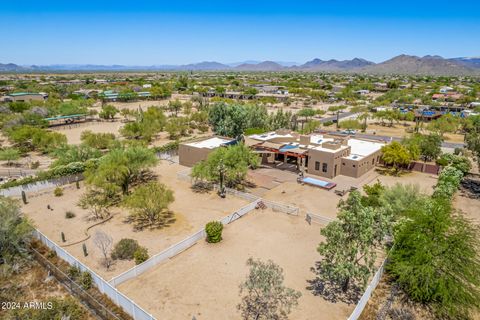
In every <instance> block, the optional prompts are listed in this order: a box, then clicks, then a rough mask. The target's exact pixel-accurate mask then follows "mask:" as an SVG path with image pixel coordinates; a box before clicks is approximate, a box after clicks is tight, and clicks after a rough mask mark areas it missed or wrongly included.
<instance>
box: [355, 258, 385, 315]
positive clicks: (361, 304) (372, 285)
mask: <svg viewBox="0 0 480 320" xmlns="http://www.w3.org/2000/svg"><path fill="white" fill-rule="evenodd" d="M386 261H387V259H385V260H383V262H382V265H381V266H380V268H378V270H377V272H376V273H375V275H374V276H373V279H372V281H371V282H370V284H369V285H368V287H367V289H366V290H365V292H364V293H363V295H362V297H361V298H360V300H359V301H358V303H357V306H356V307H355V309H354V310H353V312H352V314H351V315H350V317H348V320H357V319H358V318H359V317H360V315H361V314H362V312H363V309H365V306H366V305H367V303H368V300H369V299H370V297H371V296H372V293H373V291H374V290H375V288H376V287H377V285H378V283H379V282H380V279H381V278H382V275H383V272H384V270H385V264H386Z"/></svg>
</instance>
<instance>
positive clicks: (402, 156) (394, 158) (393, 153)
mask: <svg viewBox="0 0 480 320" xmlns="http://www.w3.org/2000/svg"><path fill="white" fill-rule="evenodd" d="M382 159H383V161H384V162H385V163H386V164H388V165H392V166H393V170H394V173H398V172H399V171H400V168H401V167H402V166H406V165H408V164H409V163H410V161H411V160H412V157H411V155H410V153H409V152H408V149H407V148H406V147H405V146H403V145H402V144H400V143H399V142H397V141H393V142H391V143H390V144H388V145H386V146H383V147H382Z"/></svg>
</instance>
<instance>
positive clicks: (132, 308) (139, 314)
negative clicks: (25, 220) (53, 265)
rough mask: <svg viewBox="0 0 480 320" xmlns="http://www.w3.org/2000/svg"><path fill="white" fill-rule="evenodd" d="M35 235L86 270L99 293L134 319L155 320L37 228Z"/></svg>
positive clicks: (70, 261) (59, 254)
mask: <svg viewBox="0 0 480 320" xmlns="http://www.w3.org/2000/svg"><path fill="white" fill-rule="evenodd" d="M34 235H35V237H36V238H37V239H38V240H40V241H41V242H42V243H43V244H44V245H46V246H47V247H48V248H50V249H51V250H53V251H55V253H56V254H57V256H58V257H59V258H61V259H63V260H65V261H66V262H67V263H68V264H70V265H72V266H75V267H77V268H79V269H80V270H81V271H82V272H88V273H90V275H91V276H92V280H93V282H94V283H95V285H96V286H97V288H98V290H99V291H100V292H101V293H104V294H106V295H107V296H108V297H109V298H110V299H111V300H112V301H113V302H114V303H115V304H117V305H118V306H119V307H121V308H122V309H123V310H124V311H125V312H126V313H128V314H129V315H130V316H131V317H132V318H133V319H135V320H155V318H154V317H153V316H152V315H151V314H149V313H148V312H146V311H145V310H144V309H142V308H141V307H140V306H139V305H137V304H136V303H135V302H134V301H132V300H130V299H129V298H128V297H127V296H125V295H124V294H123V293H121V292H120V291H118V290H117V289H116V288H115V287H113V286H112V285H111V284H110V283H108V281H106V280H104V279H103V278H102V277H100V276H99V275H98V274H96V273H95V272H93V271H92V270H91V269H90V268H88V267H87V266H86V265H84V264H83V263H81V262H80V261H78V260H77V259H76V258H74V257H73V256H72V255H71V254H70V253H68V252H67V251H66V250H65V249H63V248H61V247H60V246H59V245H57V244H56V243H55V242H53V241H51V240H50V239H48V238H47V236H45V235H44V234H43V233H41V232H40V231H38V230H35V232H34Z"/></svg>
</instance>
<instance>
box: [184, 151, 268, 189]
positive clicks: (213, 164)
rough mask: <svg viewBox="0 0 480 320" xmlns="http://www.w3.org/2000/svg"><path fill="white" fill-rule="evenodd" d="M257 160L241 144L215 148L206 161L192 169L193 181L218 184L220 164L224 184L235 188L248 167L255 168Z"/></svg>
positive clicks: (242, 178)
mask: <svg viewBox="0 0 480 320" xmlns="http://www.w3.org/2000/svg"><path fill="white" fill-rule="evenodd" d="M258 163H259V158H258V156H257V155H256V154H254V153H253V152H252V151H251V150H250V149H249V148H248V147H246V146H245V145H243V144H238V145H235V146H229V147H224V148H217V149H216V150H215V151H213V152H211V153H210V154H209V155H208V158H207V160H205V161H202V162H200V163H197V164H196V165H195V166H194V167H193V169H192V177H193V178H194V179H200V180H206V181H209V182H215V183H218V182H220V176H221V174H220V164H222V166H223V170H224V176H225V184H226V185H227V186H228V187H235V186H236V185H237V184H240V183H242V182H243V181H244V179H245V177H246V175H247V171H248V168H249V167H252V168H256V167H257V166H258Z"/></svg>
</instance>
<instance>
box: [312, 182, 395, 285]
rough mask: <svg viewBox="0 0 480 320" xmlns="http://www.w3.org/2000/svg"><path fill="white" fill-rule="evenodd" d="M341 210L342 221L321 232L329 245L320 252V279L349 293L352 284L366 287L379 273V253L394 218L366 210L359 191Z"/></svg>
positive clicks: (340, 205) (339, 216)
mask: <svg viewBox="0 0 480 320" xmlns="http://www.w3.org/2000/svg"><path fill="white" fill-rule="evenodd" d="M339 208H340V212H339V214H338V215H337V218H338V219H337V220H335V221H333V222H330V223H329V224H328V225H327V226H326V227H325V228H323V229H321V231H320V233H321V234H322V235H323V236H324V237H325V241H324V242H322V243H320V245H319V246H318V249H317V250H318V252H319V253H320V255H321V256H322V260H321V261H320V262H319V263H318V266H317V276H318V280H319V281H320V282H322V283H324V284H330V285H332V286H334V287H338V288H341V290H342V291H343V292H344V293H345V292H347V291H348V289H349V288H350V286H351V284H355V285H360V286H361V287H365V286H366V284H367V281H368V279H369V277H370V275H371V274H372V273H373V272H374V270H375V266H374V263H375V260H376V257H377V256H376V252H375V249H376V248H378V247H379V246H380V245H381V244H382V241H383V239H384V237H385V236H386V235H387V234H388V231H389V230H390V229H391V227H390V225H391V218H390V217H387V216H385V215H384V212H383V211H381V210H376V209H375V208H373V207H367V206H364V205H363V204H362V196H361V195H360V193H359V192H358V191H353V192H351V193H350V195H349V197H348V199H347V200H346V201H340V203H339Z"/></svg>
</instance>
